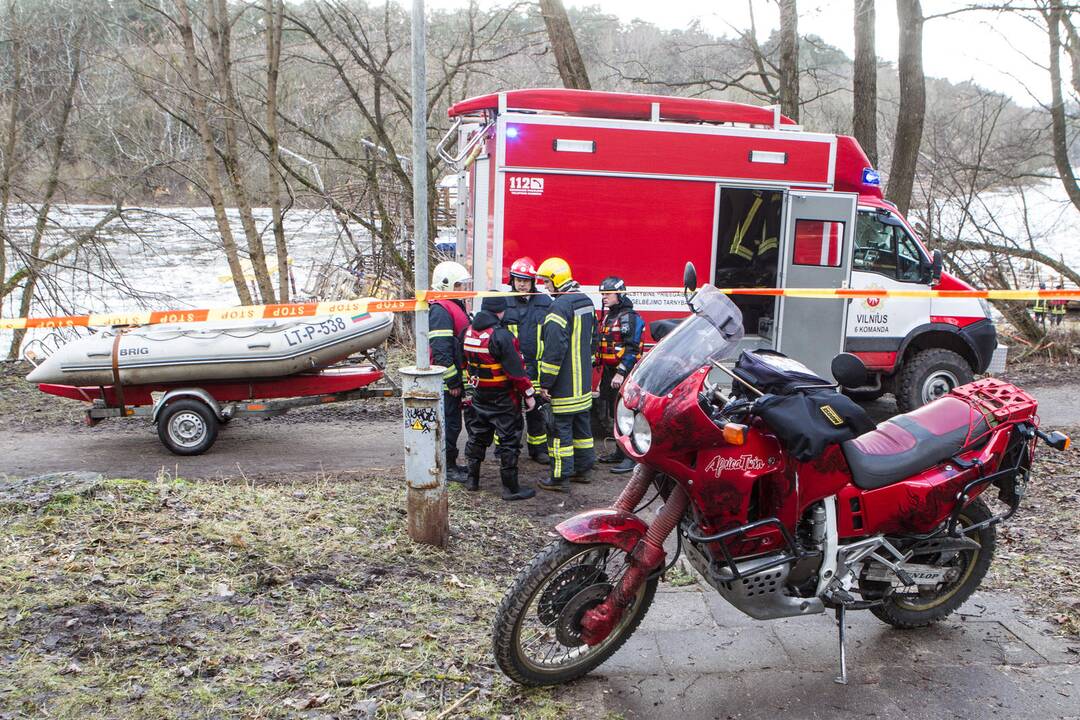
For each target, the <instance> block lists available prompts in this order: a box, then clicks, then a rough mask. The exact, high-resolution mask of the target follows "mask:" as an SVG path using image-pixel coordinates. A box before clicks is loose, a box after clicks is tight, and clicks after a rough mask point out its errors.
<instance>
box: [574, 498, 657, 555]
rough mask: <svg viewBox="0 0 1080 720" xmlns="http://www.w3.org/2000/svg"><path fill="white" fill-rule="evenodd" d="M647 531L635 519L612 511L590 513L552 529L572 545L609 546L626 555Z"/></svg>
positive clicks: (631, 515)
mask: <svg viewBox="0 0 1080 720" xmlns="http://www.w3.org/2000/svg"><path fill="white" fill-rule="evenodd" d="M648 529H649V526H648V525H646V524H645V522H644V521H643V520H642V519H641V518H639V517H638V516H637V515H634V514H633V513H628V512H623V511H622V510H615V509H614V508H606V509H603V510H589V511H588V512H583V513H580V514H578V515H575V516H574V517H572V518H569V519H567V520H563V521H562V522H561V523H559V524H558V525H556V526H555V530H556V532H558V533H559V534H560V535H562V536H563V537H564V538H566V540H567V541H568V542H572V543H574V544H575V545H592V544H596V543H608V544H611V545H614V546H615V547H617V548H619V549H620V550H622V551H624V552H626V553H630V552H632V551H633V550H634V547H636V546H637V544H638V541H639V540H641V538H643V537H645V531H646V530H648Z"/></svg>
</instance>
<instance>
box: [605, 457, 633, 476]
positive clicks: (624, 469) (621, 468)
mask: <svg viewBox="0 0 1080 720" xmlns="http://www.w3.org/2000/svg"><path fill="white" fill-rule="evenodd" d="M635 467H637V463H636V462H634V460H633V459H632V458H628V457H624V458H623V459H622V462H620V463H619V464H618V465H616V466H615V467H613V468H611V472H612V473H614V474H615V475H622V474H624V473H628V472H630V471H632V470H633V469H634V468H635Z"/></svg>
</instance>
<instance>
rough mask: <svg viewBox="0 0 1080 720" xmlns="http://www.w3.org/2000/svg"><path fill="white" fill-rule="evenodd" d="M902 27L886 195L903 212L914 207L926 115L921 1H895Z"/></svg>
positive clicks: (899, 22)
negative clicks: (897, 98) (897, 101)
mask: <svg viewBox="0 0 1080 720" xmlns="http://www.w3.org/2000/svg"><path fill="white" fill-rule="evenodd" d="M896 14H897V20H898V24H899V26H900V58H899V62H898V66H897V69H898V71H899V74H900V109H899V117H898V118H897V121H896V139H895V141H894V144H893V154H892V162H891V163H890V166H889V185H888V189H887V191H886V196H887V197H888V198H889V200H891V201H893V202H894V203H896V207H897V208H898V209H899V210H900V212H902V213H905V214H906V213H907V211H908V209H909V208H910V207H911V192H912V188H913V187H914V185H915V169H916V167H917V165H918V160H919V146H920V144H921V143H922V133H923V122H924V119H925V116H926V78H925V76H924V74H923V65H922V31H923V13H922V4H921V3H920V2H919V0H896Z"/></svg>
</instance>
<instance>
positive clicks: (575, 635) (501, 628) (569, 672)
mask: <svg viewBox="0 0 1080 720" xmlns="http://www.w3.org/2000/svg"><path fill="white" fill-rule="evenodd" d="M628 567H629V558H628V556H627V554H626V553H625V552H624V551H622V550H621V549H619V548H617V547H614V546H612V545H574V544H572V543H569V542H566V541H564V540H560V541H557V542H555V543H552V544H551V545H549V546H548V547H547V548H545V549H544V550H543V551H542V552H541V553H540V554H539V555H538V556H537V557H536V558H535V559H534V560H533V562H532V563H531V564H530V565H529V567H528V568H526V569H525V570H524V571H523V572H522V574H521V575H519V576H518V579H517V581H516V582H515V583H514V586H513V587H512V588H511V589H510V591H509V592H508V593H507V594H506V597H505V598H504V599H503V602H502V604H501V605H500V607H499V611H498V613H497V614H496V618H495V631H494V638H493V639H494V646H495V648H494V649H495V658H496V660H497V661H498V663H499V667H500V668H502V670H503V672H504V673H506V675H507V676H509V677H510V678H511V679H512V680H515V681H516V682H519V683H521V684H524V685H555V684H559V683H564V682H568V681H570V680H573V679H574V678H577V677H580V676H582V675H584V674H586V673H587V672H589V671H590V670H592V669H593V668H595V667H596V666H597V665H599V664H600V663H602V662H603V661H604V660H606V659H607V658H608V657H610V656H611V655H612V654H613V653H614V652H615V651H616V650H618V648H619V647H620V646H621V645H622V644H623V643H624V642H625V641H626V639H627V638H628V637H630V635H631V634H632V633H633V631H634V630H635V629H636V628H637V626H638V623H640V622H641V618H642V617H643V616H644V614H645V612H646V610H647V609H648V606H649V605H650V604H651V603H652V599H653V594H654V593H655V592H656V585H657V580H655V579H654V580H651V581H647V582H646V583H644V584H643V586H642V588H641V590H640V591H639V592H638V595H637V597H635V598H634V601H633V603H632V604H631V605H630V607H628V608H627V609H626V611H625V612H624V613H623V615H622V618H620V620H619V622H618V624H616V626H615V627H614V628H613V629H612V631H611V633H610V634H609V635H608V636H607V637H606V638H604V640H603V641H601V642H600V643H598V644H597V645H593V646H590V645H587V644H585V643H583V642H582V641H581V619H582V617H583V616H584V615H585V613H586V612H587V611H588V610H590V609H591V608H593V607H596V606H597V605H599V604H600V603H601V602H603V601H604V599H605V598H606V597H607V596H608V594H609V593H610V592H611V589H612V588H613V587H615V585H617V584H618V582H619V581H620V580H621V579H622V576H623V574H625V572H626V570H627V568H628Z"/></svg>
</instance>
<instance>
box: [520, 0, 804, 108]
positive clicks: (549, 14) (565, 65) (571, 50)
mask: <svg viewBox="0 0 1080 720" xmlns="http://www.w3.org/2000/svg"><path fill="white" fill-rule="evenodd" d="M788 1H790V2H791V3H793V4H794V2H795V0H788ZM540 13H541V14H542V15H543V16H544V25H545V26H546V27H547V32H548V38H549V39H550V41H551V50H552V52H553V53H554V54H555V64H556V65H557V66H558V68H559V77H561V78H562V81H563V85H564V86H566V87H568V88H573V89H576V90H591V89H592V84H591V83H590V82H589V73H588V72H587V71H586V69H585V61H584V60H582V59H581V51H580V50H578V44H577V39H576V38H575V37H574V28H573V27H571V25H570V18H569V17H567V15H566V8H565V7H563V4H562V0H540Z"/></svg>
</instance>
